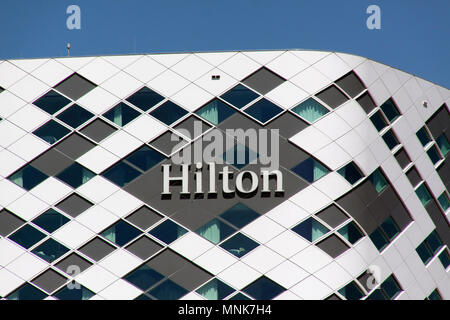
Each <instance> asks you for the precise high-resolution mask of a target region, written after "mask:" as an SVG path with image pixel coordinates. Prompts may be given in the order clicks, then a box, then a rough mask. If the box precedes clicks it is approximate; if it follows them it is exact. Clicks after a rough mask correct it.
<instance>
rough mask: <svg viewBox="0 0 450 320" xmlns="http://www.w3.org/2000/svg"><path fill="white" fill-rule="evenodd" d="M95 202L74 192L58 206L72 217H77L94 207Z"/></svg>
mask: <svg viewBox="0 0 450 320" xmlns="http://www.w3.org/2000/svg"><path fill="white" fill-rule="evenodd" d="M92 206H93V204H92V203H91V202H89V201H87V200H86V199H84V198H82V197H80V196H79V195H78V194H76V193H72V194H71V195H70V196H68V197H67V198H65V199H64V200H63V201H61V202H59V203H58V204H57V205H56V207H57V208H58V209H60V210H62V211H64V212H65V213H67V214H68V215H70V216H71V217H73V218H75V217H77V216H79V215H80V214H81V213H83V212H84V211H86V210H87V209H88V208H90V207H92Z"/></svg>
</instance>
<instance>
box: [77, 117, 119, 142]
mask: <svg viewBox="0 0 450 320" xmlns="http://www.w3.org/2000/svg"><path fill="white" fill-rule="evenodd" d="M114 131H116V129H115V128H114V127H113V126H111V125H109V124H107V123H106V122H105V121H103V120H101V119H98V118H97V119H95V120H94V121H92V122H91V123H90V124H88V125H87V126H86V127H84V128H83V129H81V130H80V132H81V133H83V134H85V135H86V136H87V137H89V138H91V139H92V140H94V141H95V142H100V141H102V140H103V139H105V138H106V137H107V136H109V135H110V134H111V133H113V132H114Z"/></svg>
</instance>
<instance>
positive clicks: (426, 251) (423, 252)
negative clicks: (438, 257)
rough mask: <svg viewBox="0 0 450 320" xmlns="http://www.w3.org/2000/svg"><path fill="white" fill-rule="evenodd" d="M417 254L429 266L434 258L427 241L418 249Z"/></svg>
mask: <svg viewBox="0 0 450 320" xmlns="http://www.w3.org/2000/svg"><path fill="white" fill-rule="evenodd" d="M416 252H417V254H418V255H419V257H420V259H421V260H422V262H423V263H424V264H427V263H428V262H429V261H430V260H431V258H433V253H432V252H431V250H430V248H428V246H427V244H426V243H425V241H424V242H422V243H421V244H420V245H419V246H418V247H417V248H416Z"/></svg>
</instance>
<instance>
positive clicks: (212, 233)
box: [195, 219, 236, 244]
mask: <svg viewBox="0 0 450 320" xmlns="http://www.w3.org/2000/svg"><path fill="white" fill-rule="evenodd" d="M235 231H236V230H235V229H233V228H232V227H231V226H229V225H228V224H226V223H224V222H222V221H220V220H219V219H213V220H211V221H210V222H208V223H207V224H205V225H204V226H202V227H200V228H198V229H197V230H196V231H195V232H196V233H197V234H198V235H199V236H201V237H203V238H205V239H206V240H209V241H211V242H212V243H214V244H218V243H219V242H221V241H222V240H224V239H225V238H227V237H228V236H229V235H231V234H232V233H234V232H235Z"/></svg>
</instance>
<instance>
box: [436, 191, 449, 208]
mask: <svg viewBox="0 0 450 320" xmlns="http://www.w3.org/2000/svg"><path fill="white" fill-rule="evenodd" d="M437 200H438V202H439V204H440V205H441V207H442V209H443V210H444V212H446V211H447V209H448V208H450V200H449V199H448V195H447V193H445V191H444V192H443V193H442V194H441V195H440V196H439V197H438V199H437Z"/></svg>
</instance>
